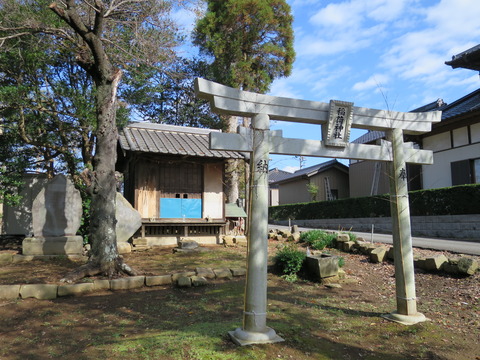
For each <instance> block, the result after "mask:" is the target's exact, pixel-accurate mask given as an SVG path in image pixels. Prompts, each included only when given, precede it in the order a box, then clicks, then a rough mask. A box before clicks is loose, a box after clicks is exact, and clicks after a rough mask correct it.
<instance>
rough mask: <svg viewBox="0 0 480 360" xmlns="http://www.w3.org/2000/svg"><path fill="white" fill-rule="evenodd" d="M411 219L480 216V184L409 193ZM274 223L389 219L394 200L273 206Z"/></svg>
mask: <svg viewBox="0 0 480 360" xmlns="http://www.w3.org/2000/svg"><path fill="white" fill-rule="evenodd" d="M409 201H410V215H411V216H434V215H466V214H480V184H472V185H460V186H452V187H448V188H440V189H429V190H418V191H410V192H409ZM268 214H269V219H270V220H286V219H292V220H295V219H298V220H300V219H301V220H309V219H340V218H363V217H389V216H390V197H389V195H388V194H386V195H376V196H369V197H359V198H348V199H340V200H335V201H321V202H310V203H300V204H288V205H279V206H271V207H270V208H269V212H268Z"/></svg>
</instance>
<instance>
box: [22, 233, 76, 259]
mask: <svg viewBox="0 0 480 360" xmlns="http://www.w3.org/2000/svg"><path fill="white" fill-rule="evenodd" d="M82 253H83V238H82V237H81V236H57V237H32V238H25V239H23V242H22V254H23V255H27V256H29V255H33V256H35V255H78V256H80V255H82Z"/></svg>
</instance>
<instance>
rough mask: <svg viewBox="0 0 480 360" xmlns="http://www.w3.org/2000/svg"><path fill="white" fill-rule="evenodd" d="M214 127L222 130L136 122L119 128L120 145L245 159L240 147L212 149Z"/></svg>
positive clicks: (161, 151)
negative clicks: (238, 148)
mask: <svg viewBox="0 0 480 360" xmlns="http://www.w3.org/2000/svg"><path fill="white" fill-rule="evenodd" d="M212 131H219V130H212V129H200V128H192V127H185V126H175V125H165V124H151V123H134V124H130V125H128V126H126V127H125V128H123V129H122V130H121V131H120V132H119V143H120V147H121V148H122V149H123V150H126V151H135V152H149V153H156V154H170V155H184V156H199V157H207V158H224V159H243V155H242V154H241V153H239V152H236V151H226V150H210V149H209V134H210V133H211V132H212Z"/></svg>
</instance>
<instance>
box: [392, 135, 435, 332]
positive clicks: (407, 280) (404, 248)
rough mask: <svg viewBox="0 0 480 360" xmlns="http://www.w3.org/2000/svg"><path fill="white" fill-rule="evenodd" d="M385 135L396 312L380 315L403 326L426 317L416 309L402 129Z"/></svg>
mask: <svg viewBox="0 0 480 360" xmlns="http://www.w3.org/2000/svg"><path fill="white" fill-rule="evenodd" d="M387 138H388V140H390V141H391V143H392V153H393V161H392V162H390V212H391V216H392V230H393V231H392V235H393V256H394V259H393V260H394V264H395V290H396V298H397V311H395V312H392V313H390V314H387V315H384V316H383V317H384V318H386V319H388V320H392V321H395V322H398V323H401V324H404V325H413V324H416V323H418V322H422V321H425V320H426V318H425V315H423V314H422V313H419V312H417V298H416V295H415V276H414V274H415V270H414V266H413V250H412V236H411V233H412V231H411V225H410V206H409V201H408V186H407V172H406V162H405V156H404V153H403V151H402V149H403V131H402V130H401V129H392V130H390V131H389V132H388V134H387Z"/></svg>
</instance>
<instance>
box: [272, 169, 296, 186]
mask: <svg viewBox="0 0 480 360" xmlns="http://www.w3.org/2000/svg"><path fill="white" fill-rule="evenodd" d="M290 175H292V173H291V172H288V171H284V170H280V169H277V168H274V169H270V170H269V171H268V182H269V183H274V182H277V181H280V180H283V179H285V178H286V177H289V176H290Z"/></svg>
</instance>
